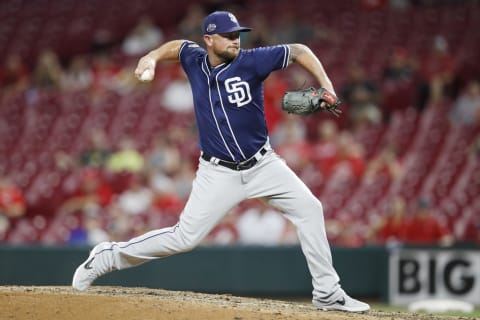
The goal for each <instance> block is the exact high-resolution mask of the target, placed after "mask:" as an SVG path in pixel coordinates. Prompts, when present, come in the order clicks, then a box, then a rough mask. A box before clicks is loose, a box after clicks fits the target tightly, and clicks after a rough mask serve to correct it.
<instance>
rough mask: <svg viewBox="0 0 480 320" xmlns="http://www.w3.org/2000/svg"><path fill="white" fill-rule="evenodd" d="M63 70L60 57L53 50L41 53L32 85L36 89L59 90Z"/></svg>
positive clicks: (34, 71)
mask: <svg viewBox="0 0 480 320" xmlns="http://www.w3.org/2000/svg"><path fill="white" fill-rule="evenodd" d="M62 77H63V69H62V66H61V64H60V61H59V60H58V56H57V54H56V53H55V52H53V51H52V50H49V49H48V50H44V51H42V52H41V53H40V55H39V57H38V60H37V63H36V65H35V69H34V70H33V75H32V85H33V86H34V87H36V88H44V89H59V88H60V84H61V80H62Z"/></svg>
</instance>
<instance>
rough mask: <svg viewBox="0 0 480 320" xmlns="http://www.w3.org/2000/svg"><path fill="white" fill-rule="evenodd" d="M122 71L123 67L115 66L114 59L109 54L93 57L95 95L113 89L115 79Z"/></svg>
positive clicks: (98, 54) (101, 53)
mask: <svg viewBox="0 0 480 320" xmlns="http://www.w3.org/2000/svg"><path fill="white" fill-rule="evenodd" d="M121 70H122V68H121V66H119V65H117V64H114V63H113V61H112V57H111V56H110V55H108V54H107V53H104V52H99V53H97V54H95V55H93V61H92V71H93V82H92V89H93V91H94V93H97V94H101V93H103V92H104V91H105V90H109V89H111V88H113V87H114V80H115V77H116V76H117V75H118V73H119V72H120V71H121Z"/></svg>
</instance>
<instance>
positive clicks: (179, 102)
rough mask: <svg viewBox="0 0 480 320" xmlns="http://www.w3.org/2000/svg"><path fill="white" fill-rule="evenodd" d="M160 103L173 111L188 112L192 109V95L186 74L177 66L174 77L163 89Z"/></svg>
mask: <svg viewBox="0 0 480 320" xmlns="http://www.w3.org/2000/svg"><path fill="white" fill-rule="evenodd" d="M161 105H162V106H163V107H164V108H165V109H167V110H170V111H173V112H189V111H192V110H193V96H192V90H191V88H190V82H189V81H188V78H187V75H186V74H185V72H184V71H183V69H181V68H177V69H176V71H175V73H174V78H173V79H171V81H169V82H168V84H167V85H166V87H165V90H164V91H163V94H162V98H161Z"/></svg>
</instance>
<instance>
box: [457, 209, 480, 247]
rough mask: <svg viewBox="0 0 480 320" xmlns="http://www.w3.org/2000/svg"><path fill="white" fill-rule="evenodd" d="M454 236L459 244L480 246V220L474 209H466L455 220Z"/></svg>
mask: <svg viewBox="0 0 480 320" xmlns="http://www.w3.org/2000/svg"><path fill="white" fill-rule="evenodd" d="M454 234H455V239H456V241H457V242H460V243H473V244H480V220H478V218H477V217H476V214H475V210H474V209H473V208H466V209H465V210H463V212H462V215H461V216H460V217H458V219H456V220H455V224H454Z"/></svg>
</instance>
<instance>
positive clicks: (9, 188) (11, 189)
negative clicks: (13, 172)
mask: <svg viewBox="0 0 480 320" xmlns="http://www.w3.org/2000/svg"><path fill="white" fill-rule="evenodd" d="M26 208H27V206H26V202H25V198H24V195H23V192H22V190H20V189H19V188H18V187H17V186H15V185H14V184H13V183H12V182H11V181H10V179H8V178H6V177H0V214H2V215H5V216H7V217H8V218H17V217H21V216H23V215H24V214H25V212H26Z"/></svg>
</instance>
